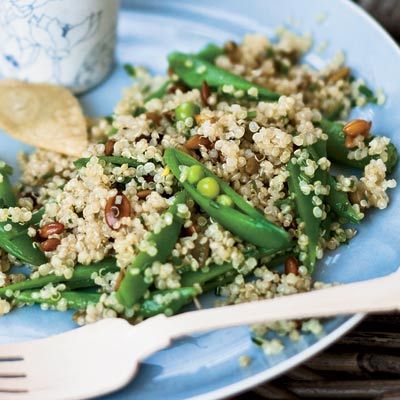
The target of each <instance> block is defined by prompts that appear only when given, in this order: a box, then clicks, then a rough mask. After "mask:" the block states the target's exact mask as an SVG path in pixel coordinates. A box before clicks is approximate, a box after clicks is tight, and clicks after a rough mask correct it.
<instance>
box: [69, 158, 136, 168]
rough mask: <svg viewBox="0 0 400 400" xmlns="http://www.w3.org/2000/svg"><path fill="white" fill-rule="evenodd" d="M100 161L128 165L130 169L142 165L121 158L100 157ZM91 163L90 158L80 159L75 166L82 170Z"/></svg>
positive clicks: (129, 159) (75, 162) (130, 159)
mask: <svg viewBox="0 0 400 400" xmlns="http://www.w3.org/2000/svg"><path fill="white" fill-rule="evenodd" d="M97 158H98V159H99V160H102V161H105V162H106V163H110V164H114V165H123V164H128V165H129V166H130V167H134V168H136V167H137V166H139V165H141V163H140V162H138V161H136V160H133V159H132V158H127V157H120V156H98V157H97ZM89 161H90V157H88V158H79V159H78V160H75V161H74V165H75V167H76V168H78V169H80V168H83V167H86V165H87V163H88V162H89Z"/></svg>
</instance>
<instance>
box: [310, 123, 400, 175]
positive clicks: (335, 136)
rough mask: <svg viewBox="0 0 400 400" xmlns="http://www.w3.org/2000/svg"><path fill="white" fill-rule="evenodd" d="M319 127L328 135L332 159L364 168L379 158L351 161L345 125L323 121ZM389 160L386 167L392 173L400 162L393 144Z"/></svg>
mask: <svg viewBox="0 0 400 400" xmlns="http://www.w3.org/2000/svg"><path fill="white" fill-rule="evenodd" d="M318 125H319V126H320V127H321V129H322V130H323V131H324V132H325V133H326V134H327V135H328V143H327V145H328V156H329V158H330V159H332V160H334V161H336V162H338V163H340V164H343V165H347V166H349V167H353V168H360V169H362V168H364V167H365V166H366V165H367V164H368V163H369V162H370V161H371V159H374V158H378V157H377V156H367V157H365V158H363V159H362V160H354V159H353V160H350V159H349V157H348V155H349V152H350V151H351V150H352V149H348V148H347V147H346V146H345V139H346V137H345V134H344V132H343V127H344V124H342V123H340V122H332V121H328V120H326V119H322V120H321V121H320V122H319V123H318ZM372 139H373V137H369V138H366V141H367V142H368V141H371V140H372ZM387 152H388V159H387V161H386V163H385V164H386V167H387V170H388V172H389V173H390V172H392V171H393V169H394V167H395V166H396V164H397V162H398V152H397V149H396V147H395V145H394V144H393V143H389V145H388V147H387Z"/></svg>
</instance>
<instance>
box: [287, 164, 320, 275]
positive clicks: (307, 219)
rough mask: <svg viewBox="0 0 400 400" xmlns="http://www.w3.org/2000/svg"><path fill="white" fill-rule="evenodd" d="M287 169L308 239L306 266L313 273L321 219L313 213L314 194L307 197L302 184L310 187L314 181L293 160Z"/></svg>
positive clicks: (290, 189)
mask: <svg viewBox="0 0 400 400" xmlns="http://www.w3.org/2000/svg"><path fill="white" fill-rule="evenodd" d="M287 169H288V171H289V174H290V175H289V179H288V183H289V191H290V193H291V194H292V195H293V197H294V199H295V202H296V208H297V214H298V217H299V218H300V219H301V221H302V222H303V223H304V233H305V234H306V235H307V237H308V245H307V256H306V260H305V265H306V267H307V268H308V270H309V272H310V273H312V272H313V270H314V267H315V262H316V259H317V246H318V242H319V233H320V224H321V218H317V217H316V216H315V215H314V212H313V209H314V204H313V202H312V197H313V192H311V193H310V194H308V195H306V194H304V193H303V191H302V190H301V187H302V182H304V183H306V184H307V185H309V184H312V179H311V178H310V177H309V176H307V175H306V174H305V173H303V172H302V171H301V169H300V165H299V164H298V163H296V164H294V163H293V161H292V160H291V161H289V163H288V165H287Z"/></svg>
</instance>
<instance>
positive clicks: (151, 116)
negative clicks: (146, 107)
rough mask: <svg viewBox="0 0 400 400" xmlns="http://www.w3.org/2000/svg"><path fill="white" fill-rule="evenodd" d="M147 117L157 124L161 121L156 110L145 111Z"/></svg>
mask: <svg viewBox="0 0 400 400" xmlns="http://www.w3.org/2000/svg"><path fill="white" fill-rule="evenodd" d="M146 117H147V119H149V120H150V121H152V122H154V123H155V124H156V125H159V124H160V122H161V118H162V117H161V115H160V114H158V113H156V112H148V113H146Z"/></svg>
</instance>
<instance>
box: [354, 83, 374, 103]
mask: <svg viewBox="0 0 400 400" xmlns="http://www.w3.org/2000/svg"><path fill="white" fill-rule="evenodd" d="M358 91H359V92H360V93H361V94H362V95H364V96H365V97H366V100H367V102H368V103H374V104H376V103H377V102H378V99H377V97H376V96H375V94H374V92H373V91H372V90H371V89H370V88H369V87H368V86H365V85H360V86H359V88H358Z"/></svg>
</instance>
